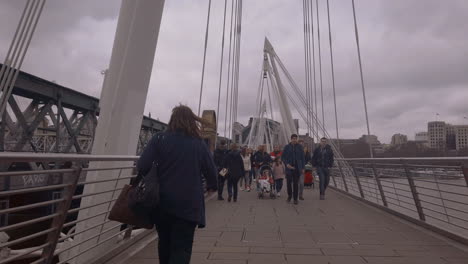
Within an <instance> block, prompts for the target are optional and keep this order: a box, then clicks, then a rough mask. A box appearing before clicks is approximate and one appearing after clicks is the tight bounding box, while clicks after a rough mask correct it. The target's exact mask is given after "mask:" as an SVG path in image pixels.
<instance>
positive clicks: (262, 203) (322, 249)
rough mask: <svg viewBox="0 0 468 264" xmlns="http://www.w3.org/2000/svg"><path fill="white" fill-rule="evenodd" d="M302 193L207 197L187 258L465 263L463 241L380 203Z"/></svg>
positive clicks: (147, 257)
mask: <svg viewBox="0 0 468 264" xmlns="http://www.w3.org/2000/svg"><path fill="white" fill-rule="evenodd" d="M304 193H305V199H306V200H305V201H303V202H302V203H300V204H299V205H297V206H295V205H292V204H287V203H286V201H285V198H284V197H281V198H280V199H277V200H270V199H265V200H258V199H257V198H256V194H255V193H254V192H251V193H246V192H241V193H240V197H239V201H238V202H237V203H227V202H219V201H215V200H212V201H209V202H208V203H207V215H208V226H207V228H206V229H201V230H198V231H197V233H196V238H195V243H194V247H193V255H192V262H191V263H194V264H209V263H212V264H247V263H248V264H255V263H262V264H266V263H268V264H277V263H301V264H302V263H313V264H322V263H332V264H341V263H343V264H354V263H370V264H373V263H376V264H384V263H392V264H399V263H405V264H418V263H424V264H432V263H434V264H435V263H441V264H442V263H459V264H462V263H464V264H467V263H468V251H466V248H465V247H462V246H460V245H458V244H456V243H454V242H452V241H450V240H448V239H445V238H443V237H440V236H438V235H435V234H433V233H431V232H429V231H427V230H425V229H422V228H419V227H417V226H415V225H413V224H410V223H407V222H405V221H404V220H400V219H399V218H397V217H394V216H392V215H390V214H388V213H385V212H382V211H380V210H379V209H376V208H373V207H370V206H368V205H365V204H363V203H361V202H359V201H356V200H353V199H352V198H349V197H347V196H345V195H343V194H340V193H336V192H333V191H329V193H328V197H327V200H325V201H319V200H318V193H317V190H308V189H306V190H305V191H304ZM156 252H157V249H156V244H155V242H153V243H151V244H150V245H149V246H147V247H146V248H144V249H143V250H142V251H140V252H139V253H137V254H136V255H135V256H134V257H133V258H132V260H131V261H128V262H126V263H133V264H149V263H152V264H154V263H159V262H158V260H157V253H156Z"/></svg>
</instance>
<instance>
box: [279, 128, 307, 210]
mask: <svg viewBox="0 0 468 264" xmlns="http://www.w3.org/2000/svg"><path fill="white" fill-rule="evenodd" d="M282 159H283V162H284V164H286V187H287V190H288V200H287V201H288V202H291V198H294V204H298V196H299V178H300V176H301V174H304V166H305V155H304V149H303V148H302V146H301V145H300V144H298V143H297V135H296V134H293V135H291V143H289V144H288V145H286V146H285V147H284V150H283V155H282Z"/></svg>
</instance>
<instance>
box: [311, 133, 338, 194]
mask: <svg viewBox="0 0 468 264" xmlns="http://www.w3.org/2000/svg"><path fill="white" fill-rule="evenodd" d="M333 162H334V154H333V150H332V148H331V147H330V145H328V144H327V139H326V138H322V139H320V146H319V147H318V148H316V149H315V150H314V155H313V156H312V165H313V166H314V167H316V168H317V174H318V176H319V181H320V185H319V186H320V200H325V191H326V190H327V187H328V184H329V183H330V168H331V167H333Z"/></svg>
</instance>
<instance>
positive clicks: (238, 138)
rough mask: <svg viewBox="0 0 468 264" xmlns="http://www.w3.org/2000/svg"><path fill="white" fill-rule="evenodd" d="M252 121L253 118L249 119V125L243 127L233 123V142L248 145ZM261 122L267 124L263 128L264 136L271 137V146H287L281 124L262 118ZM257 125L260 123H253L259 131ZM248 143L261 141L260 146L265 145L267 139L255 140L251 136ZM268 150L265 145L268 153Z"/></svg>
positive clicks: (268, 147)
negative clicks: (264, 121)
mask: <svg viewBox="0 0 468 264" xmlns="http://www.w3.org/2000/svg"><path fill="white" fill-rule="evenodd" d="M253 120H254V119H253V118H250V119H249V124H248V125H247V126H243V125H242V124H240V123H234V127H233V134H232V138H233V141H234V142H236V143H240V144H243V145H247V144H249V135H250V130H251V129H252V123H253ZM262 120H266V124H267V126H266V127H265V129H266V134H267V137H270V136H271V138H272V141H273V145H280V146H284V145H285V144H287V142H286V141H285V140H286V138H287V137H285V136H284V133H283V129H282V126H281V123H279V122H276V121H274V120H271V119H268V118H263V119H262ZM259 123H260V122H255V129H260V128H259ZM250 141H251V142H259V141H262V143H261V144H267V138H263V139H257V138H255V136H254V135H252V138H251V139H250ZM270 148H271V147H270V146H268V145H267V150H268V151H270Z"/></svg>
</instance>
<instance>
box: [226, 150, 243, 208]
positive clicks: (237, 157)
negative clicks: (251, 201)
mask: <svg viewBox="0 0 468 264" xmlns="http://www.w3.org/2000/svg"><path fill="white" fill-rule="evenodd" d="M226 168H227V169H228V173H227V175H226V178H227V185H228V186H227V187H228V195H229V196H228V202H231V200H232V199H233V198H234V202H237V194H238V188H239V179H240V178H241V177H244V175H245V169H244V161H243V160H242V156H241V154H240V152H239V147H238V146H237V144H231V150H230V151H229V153H228V154H227V156H226Z"/></svg>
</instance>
